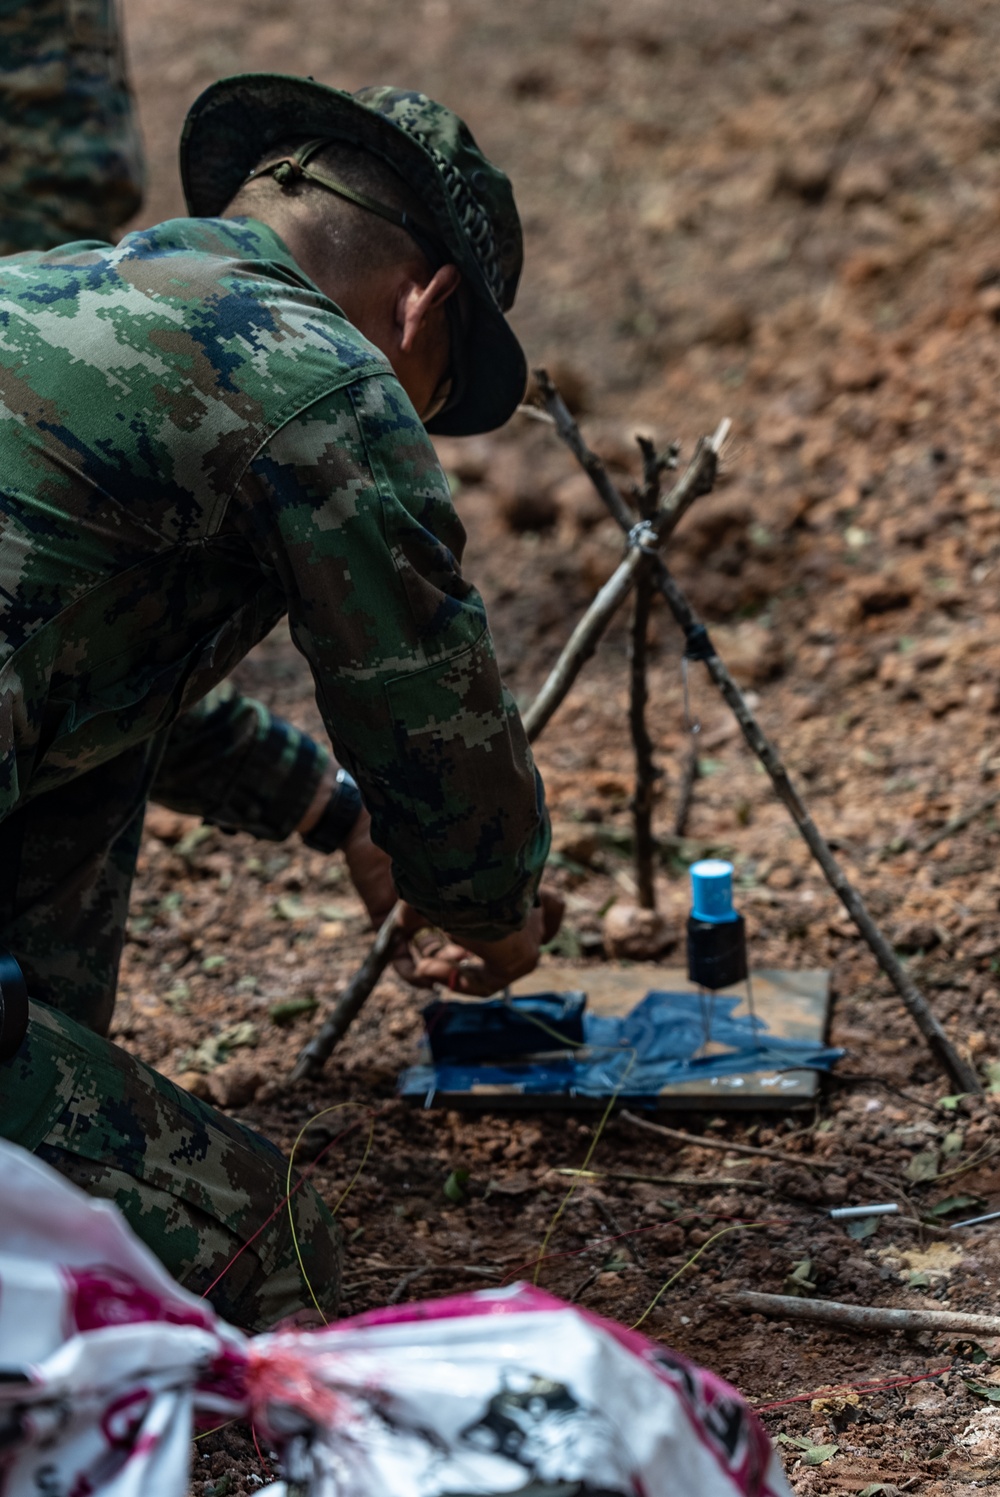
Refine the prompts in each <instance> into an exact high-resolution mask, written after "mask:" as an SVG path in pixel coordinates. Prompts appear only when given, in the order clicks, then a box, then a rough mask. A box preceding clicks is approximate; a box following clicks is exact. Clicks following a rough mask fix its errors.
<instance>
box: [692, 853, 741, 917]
mask: <svg viewBox="0 0 1000 1497" xmlns="http://www.w3.org/2000/svg"><path fill="white" fill-rule="evenodd" d="M691 892H692V895H693V901H692V903H693V908H692V910H691V914H692V916H693V917H694V919H695V920H705V921H707V922H708V924H709V925H724V924H725V923H726V922H727V921H729V920H737V919H739V916H738V915H737V913H736V911H735V910H734V909H733V865H732V863H724V862H723V861H722V859H721V858H705V859H703V861H702V862H700V863H692V864H691Z"/></svg>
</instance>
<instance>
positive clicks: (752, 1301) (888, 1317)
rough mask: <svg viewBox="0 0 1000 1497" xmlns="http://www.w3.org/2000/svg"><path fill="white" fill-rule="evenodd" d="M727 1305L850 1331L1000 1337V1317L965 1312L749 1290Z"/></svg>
mask: <svg viewBox="0 0 1000 1497" xmlns="http://www.w3.org/2000/svg"><path fill="white" fill-rule="evenodd" d="M723 1303H724V1304H727V1305H731V1306H732V1307H733V1308H734V1309H736V1310H747V1311H749V1312H751V1313H755V1314H758V1315H777V1316H780V1317H781V1318H782V1319H783V1320H812V1321H817V1322H819V1323H820V1324H821V1325H835V1326H842V1327H844V1329H846V1330H850V1331H941V1332H957V1334H959V1335H966V1336H976V1335H979V1336H1000V1315H974V1314H971V1313H966V1312H965V1311H962V1310H891V1309H889V1308H888V1307H887V1306H883V1305H844V1304H841V1303H840V1301H839V1300H833V1299H829V1300H827V1299H799V1298H798V1296H797V1295H792V1294H758V1293H757V1292H756V1291H754V1290H751V1289H747V1290H739V1291H737V1292H735V1293H733V1294H727V1295H726V1296H725V1300H724V1301H723Z"/></svg>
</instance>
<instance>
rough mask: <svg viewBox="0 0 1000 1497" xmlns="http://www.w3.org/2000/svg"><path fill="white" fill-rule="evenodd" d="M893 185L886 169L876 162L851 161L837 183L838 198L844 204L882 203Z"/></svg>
mask: <svg viewBox="0 0 1000 1497" xmlns="http://www.w3.org/2000/svg"><path fill="white" fill-rule="evenodd" d="M891 186H892V183H891V181H890V179H889V174H888V172H887V171H886V170H885V168H884V167H882V166H880V165H879V164H878V163H877V162H875V161H849V162H848V163H847V165H846V166H845V167H844V170H843V171H842V172H841V174H840V177H839V179H838V181H837V186H836V196H837V197H838V198H839V199H840V200H841V202H843V203H865V202H867V203H881V202H883V201H884V200H885V198H887V197H888V195H889V191H890V189H891Z"/></svg>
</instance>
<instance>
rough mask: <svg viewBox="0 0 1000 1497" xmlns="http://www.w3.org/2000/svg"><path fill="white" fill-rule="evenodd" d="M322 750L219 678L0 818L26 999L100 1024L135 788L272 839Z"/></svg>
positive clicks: (134, 834)
mask: <svg viewBox="0 0 1000 1497" xmlns="http://www.w3.org/2000/svg"><path fill="white" fill-rule="evenodd" d="M328 758H329V755H328V753H327V751H326V750H325V749H323V748H322V747H321V746H320V745H319V744H317V743H315V742H314V741H313V740H312V739H311V738H309V737H308V735H307V734H305V733H300V732H299V731H298V730H297V729H296V728H293V727H292V725H291V724H290V723H286V722H284V721H283V720H282V719H281V718H278V717H275V716H273V714H272V713H270V712H268V711H267V709H266V708H264V707H263V706H261V704H260V703H259V702H255V701H253V699H252V698H249V697H244V696H241V695H240V694H239V692H237V691H235V690H234V689H233V687H232V686H231V685H230V684H229V683H228V682H225V683H223V685H222V686H220V687H219V688H217V689H216V690H215V691H212V692H210V693H209V694H208V696H207V697H205V698H204V700H203V701H201V702H200V703H199V704H198V706H197V707H195V708H194V709H193V710H192V711H191V712H188V713H185V714H184V715H183V716H182V717H180V718H178V719H177V721H176V722H175V723H174V724H173V725H172V726H171V728H170V729H168V730H167V731H166V732H165V733H163V734H161V735H159V736H158V737H157V738H155V739H150V740H149V741H148V742H147V743H143V744H139V745H137V746H136V747H135V748H132V749H128V750H127V751H126V752H125V753H123V754H119V756H118V757H117V758H116V759H112V760H109V761H108V762H107V763H105V764H100V765H97V766H95V768H93V769H91V770H88V771H87V772H86V773H85V774H81V775H80V776H78V778H77V779H75V780H71V781H70V782H69V784H67V785H63V786H61V787H60V788H58V789H55V790H49V791H47V792H46V793H45V794H44V795H39V796H37V797H36V798H35V799H34V800H30V801H28V802H27V804H26V805H24V806H22V807H21V808H20V809H19V810H17V811H15V812H14V814H13V815H12V816H9V817H7V818H6V820H4V821H2V822H0V946H2V947H5V948H6V949H7V950H8V951H10V952H11V953H12V954H13V955H14V956H15V957H16V958H17V960H18V962H19V963H20V964H21V968H22V970H23V971H24V975H25V978H26V979H27V983H28V991H29V992H30V993H31V995H32V997H33V998H38V999H40V1000H41V1001H42V1002H43V1003H49V1004H51V1005H52V1007H53V1008H57V1009H59V1011H60V1013H64V1014H68V1015H69V1017H70V1018H72V1019H76V1020H77V1022H78V1023H80V1024H86V1025H87V1027H88V1028H89V1029H93V1030H96V1032H97V1033H98V1034H107V1032H108V1028H109V1026H110V1024H111V1015H112V1012H113V1010H114V1002H115V988H116V985H117V981H118V964H119V962H120V960H121V953H122V946H123V943H124V939H125V921H126V917H127V915H128V903H129V895H130V893H131V889H132V878H133V875H134V873H135V863H136V857H137V856H138V851H139V842H140V839H141V836H142V819H143V812H144V810H145V805H146V800H147V798H148V797H150V796H152V798H153V799H154V800H160V801H161V802H162V803H163V804H165V805H169V806H172V807H174V808H175V809H176V810H181V811H186V812H190V813H193V814H195V815H202V816H205V817H208V818H209V819H211V820H212V821H214V822H218V823H221V824H222V825H224V826H232V827H237V828H239V829H240V830H241V831H247V832H251V833H252V834H253V835H254V836H257V837H264V838H267V839H268V840H271V841H282V840H283V839H284V838H285V837H287V836H289V835H290V834H291V833H292V831H293V830H294V829H295V827H296V826H297V825H298V823H299V822H300V821H301V819H302V816H303V815H304V813H305V811H306V808H307V807H308V805H309V804H310V802H311V800H312V798H313V795H314V794H315V791H316V786H317V784H318V783H319V780H320V778H321V777H322V774H323V769H324V766H325V764H326V762H327V760H328ZM236 897H237V896H236V895H235V894H234V895H233V898H234V900H235V898H236Z"/></svg>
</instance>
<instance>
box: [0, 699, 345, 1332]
mask: <svg viewBox="0 0 1000 1497" xmlns="http://www.w3.org/2000/svg"><path fill="white" fill-rule="evenodd" d="M325 762H326V752H325V750H323V749H321V748H319V746H318V745H316V744H315V743H313V742H312V740H311V739H309V738H307V737H306V736H305V735H304V734H301V733H299V732H297V730H296V729H294V728H292V727H291V726H290V725H289V724H287V723H283V722H281V721H280V719H276V718H272V717H271V716H270V714H269V713H268V712H267V711H266V710H265V709H264V708H263V707H261V706H260V704H259V703H256V702H253V701H250V700H248V699H247V698H245V697H241V696H239V695H238V694H237V693H236V692H234V691H233V690H232V688H231V687H229V686H223V687H221V688H220V689H219V690H218V691H216V692H213V693H211V695H210V696H209V697H206V699H205V700H204V702H202V703H201V704H200V705H199V707H198V708H197V709H196V710H195V711H194V712H191V713H189V714H187V715H186V716H185V717H183V718H181V719H179V720H178V721H177V722H176V723H175V724H174V725H173V727H172V728H171V729H170V731H169V733H167V734H165V735H161V736H160V737H159V738H157V739H155V740H151V741H150V742H149V743H147V744H140V745H139V746H138V747H137V748H133V749H130V750H129V751H128V752H127V753H124V754H122V755H120V756H119V757H118V758H117V759H114V760H112V761H110V762H109V763H107V764H104V765H100V766H98V767H96V768H94V769H92V770H90V771H88V772H87V773H86V774H82V775H80V776H79V778H77V779H76V780H73V781H71V782H70V783H69V784H68V785H65V786H63V787H62V788H60V789H58V790H52V791H49V792H48V793H46V794H44V795H40V796H38V797H37V798H36V799H34V800H30V801H28V802H27V804H26V805H24V806H23V807H22V808H21V809H20V810H18V811H17V812H15V814H14V815H13V816H10V817H8V818H7V819H6V820H5V821H3V822H2V823H0V947H5V948H6V949H7V950H9V951H10V952H11V953H12V954H13V955H14V956H15V957H16V958H17V960H18V961H19V963H20V965H21V967H22V969H23V971H24V974H25V977H26V979H27V984H28V991H29V993H30V994H31V996H32V998H34V999H42V1000H43V1002H41V1003H38V1002H36V1003H33V1004H32V1015H31V1022H30V1025H29V1028H28V1035H27V1038H26V1039H25V1041H24V1044H23V1045H22V1046H21V1049H20V1050H19V1051H18V1053H17V1055H16V1056H15V1057H14V1059H13V1060H11V1061H8V1062H6V1063H5V1064H0V1135H2V1136H3V1137H5V1138H9V1139H11V1140H12V1141H13V1142H14V1143H19V1144H22V1145H23V1146H24V1147H25V1148H28V1149H32V1150H34V1151H35V1152H36V1153H38V1154H39V1155H40V1157H42V1158H44V1159H46V1160H47V1161H48V1162H49V1163H50V1164H52V1165H54V1166H55V1168H56V1169H58V1170H59V1171H61V1173H62V1174H64V1175H67V1176H68V1177H69V1178H70V1179H71V1180H74V1181H75V1182H76V1183H77V1184H78V1185H80V1186H82V1187H83V1188H84V1189H85V1190H87V1191H89V1192H90V1193H91V1194H92V1195H99V1196H104V1197H107V1198H108V1199H110V1200H113V1201H115V1202H116V1203H117V1204H118V1206H120V1207H121V1209H122V1211H123V1212H124V1214H125V1216H126V1218H127V1219H128V1221H129V1223H130V1224H131V1226H132V1227H133V1229H134V1230H135V1232H136V1233H137V1235H138V1236H139V1237H141V1238H142V1240H143V1241H144V1242H146V1243H147V1244H148V1246H149V1247H150V1248H151V1249H152V1250H153V1252H155V1253H156V1255H157V1256H158V1257H159V1258H160V1259H161V1260H162V1261H163V1263H164V1264H166V1266H167V1268H168V1269H169V1270H170V1271H171V1272H172V1273H173V1274H174V1275H175V1277H176V1278H178V1279H179V1280H180V1282H181V1283H183V1284H186V1285H187V1286H188V1287H189V1288H192V1289H194V1290H195V1291H196V1292H200V1291H204V1290H205V1289H207V1288H208V1286H209V1285H210V1284H211V1283H212V1282H213V1280H214V1279H215V1278H216V1277H217V1276H218V1275H219V1274H220V1273H221V1272H222V1270H223V1269H224V1268H225V1267H226V1265H227V1264H228V1263H229V1262H230V1260H231V1259H232V1258H233V1256H234V1254H235V1253H236V1252H237V1250H238V1249H239V1248H240V1247H241V1246H242V1245H243V1243H245V1242H246V1241H247V1240H248V1239H249V1238H250V1237H252V1236H253V1234H254V1233H255V1232H256V1231H257V1229H258V1228H259V1227H260V1226H261V1225H262V1224H263V1223H264V1222H265V1221H267V1219H268V1218H269V1217H270V1215H271V1214H272V1212H275V1211H277V1214H276V1216H275V1219H274V1221H273V1222H272V1223H271V1224H270V1225H269V1226H268V1227H267V1228H266V1229H265V1230H264V1232H263V1233H262V1234H261V1236H260V1237H259V1238H258V1239H257V1240H256V1241H255V1242H254V1243H253V1244H252V1246H251V1247H250V1248H248V1249H247V1250H246V1251H245V1252H244V1253H242V1254H241V1255H240V1257H239V1258H238V1259H236V1261H235V1262H234V1263H233V1266H232V1268H230V1269H228V1271H227V1272H226V1273H225V1275H224V1277H223V1278H222V1280H221V1282H220V1283H219V1285H218V1287H217V1288H216V1289H213V1290H212V1292H211V1294H210V1295H209V1298H210V1299H211V1300H212V1302H213V1304H214V1305H215V1306H216V1307H217V1308H218V1309H219V1311H220V1312H221V1313H222V1314H223V1315H224V1316H225V1317H226V1318H227V1319H229V1320H231V1321H233V1322H234V1323H235V1324H237V1325H241V1326H246V1327H249V1328H253V1329H258V1328H260V1327H263V1326H265V1325H268V1324H270V1323H272V1322H273V1321H274V1320H276V1319H278V1318H279V1317H282V1316H285V1315H288V1314H290V1313H292V1312H293V1311H295V1310H299V1309H301V1308H303V1307H306V1308H308V1307H309V1306H310V1305H311V1303H312V1301H311V1298H310V1296H309V1293H308V1290H307V1288H306V1285H305V1282H304V1280H303V1277H302V1274H301V1271H300V1269H299V1265H298V1262H297V1259H296V1257H295V1251H294V1244H293V1239H292V1234H291V1228H290V1224H289V1219H288V1211H287V1209H281V1202H282V1200H283V1199H284V1196H285V1169H286V1166H285V1162H284V1161H283V1159H282V1158H281V1155H280V1154H279V1153H278V1151H277V1150H276V1149H274V1148H273V1147H272V1146H271V1145H270V1144H269V1143H267V1142H266V1140H264V1139H263V1138H260V1137H258V1136H257V1135H256V1134H254V1133H252V1132H251V1131H250V1130H249V1129H247V1128H244V1127H241V1126H240V1125H239V1124H238V1123H235V1122H232V1121H230V1120H229V1119H227V1118H225V1117H224V1116H223V1115H222V1114H221V1113H218V1112H216V1111H215V1110H214V1109H213V1108H211V1107H208V1106H206V1105H205V1104H204V1103H202V1102H199V1101H198V1100H197V1099H196V1098H194V1097H192V1096H190V1095H189V1094H188V1093H187V1092H184V1091H182V1090H181V1089H180V1088H179V1087H176V1086H174V1085H173V1083H172V1082H170V1081H168V1080H167V1079H166V1077H164V1076H161V1075H159V1074H158V1073H157V1072H156V1071H154V1070H152V1069H151V1068H150V1067H149V1066H145V1065H142V1064H141V1063H140V1062H139V1061H137V1060H134V1059H133V1058H132V1057H131V1056H129V1055H127V1054H126V1052H125V1051H124V1050H122V1049H120V1048H119V1047H118V1046H116V1045H112V1044H110V1043H109V1042H108V1041H107V1040H105V1039H102V1038H99V1035H98V1033H95V1032H94V1031H98V1032H105V1031H106V1030H107V1027H108V1025H109V1023H110V1021H111V1015H112V1010H113V1008H114V993H115V983H116V979H117V974H118V962H119V958H120V956H121V950H122V944H123V941H124V930H125V917H126V914H127V910H128V899H129V891H130V889H131V884H132V876H133V873H134V871H135V862H136V856H137V853H138V848H139V841H140V837H141V834H142V818H143V811H144V809H145V805H146V798H147V796H148V795H149V794H150V793H152V794H154V795H155V796H156V798H157V799H159V800H162V801H164V802H165V803H166V804H169V805H173V806H175V807H176V808H177V809H179V810H184V811H194V812H200V813H201V814H203V815H205V816H208V817H210V818H211V819H213V820H216V821H219V822H220V823H222V824H223V825H230V826H238V827H242V828H243V829H245V830H247V831H251V832H255V833H256V834H257V835H259V836H265V837H271V838H277V839H280V838H283V837H286V836H288V834H289V833H290V832H291V831H292V830H293V828H294V827H295V826H296V825H297V824H298V822H299V821H300V820H301V818H302V815H303V813H304V812H305V809H306V807H307V806H308V805H309V802H310V801H311V799H312V797H313V794H314V792H315V789H316V785H317V783H318V781H319V779H320V777H321V775H322V771H323V765H324V763H325ZM57 1010H58V1012H57ZM84 1026H85V1027H84ZM293 1206H294V1214H295V1221H296V1234H297V1236H298V1239H299V1244H300V1247H301V1249H302V1254H303V1259H304V1261H305V1263H306V1266H307V1271H308V1273H309V1278H310V1280H311V1281H312V1284H313V1287H314V1289H315V1292H316V1296H317V1299H318V1300H319V1302H320V1305H321V1306H322V1307H323V1310H324V1313H329V1312H330V1311H333V1310H334V1309H335V1307H336V1300H337V1293H338V1289H339V1282H340V1273H339V1263H340V1239H339V1234H338V1232H337V1228H336V1225H335V1223H334V1221H333V1219H332V1218H331V1216H330V1213H329V1212H328V1211H327V1209H326V1207H325V1206H324V1205H323V1203H322V1201H321V1200H320V1199H319V1197H318V1196H317V1195H316V1193H315V1191H313V1190H312V1189H310V1188H309V1187H308V1186H303V1187H301V1188H300V1189H299V1190H298V1191H297V1193H296V1194H295V1196H294V1197H293Z"/></svg>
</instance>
